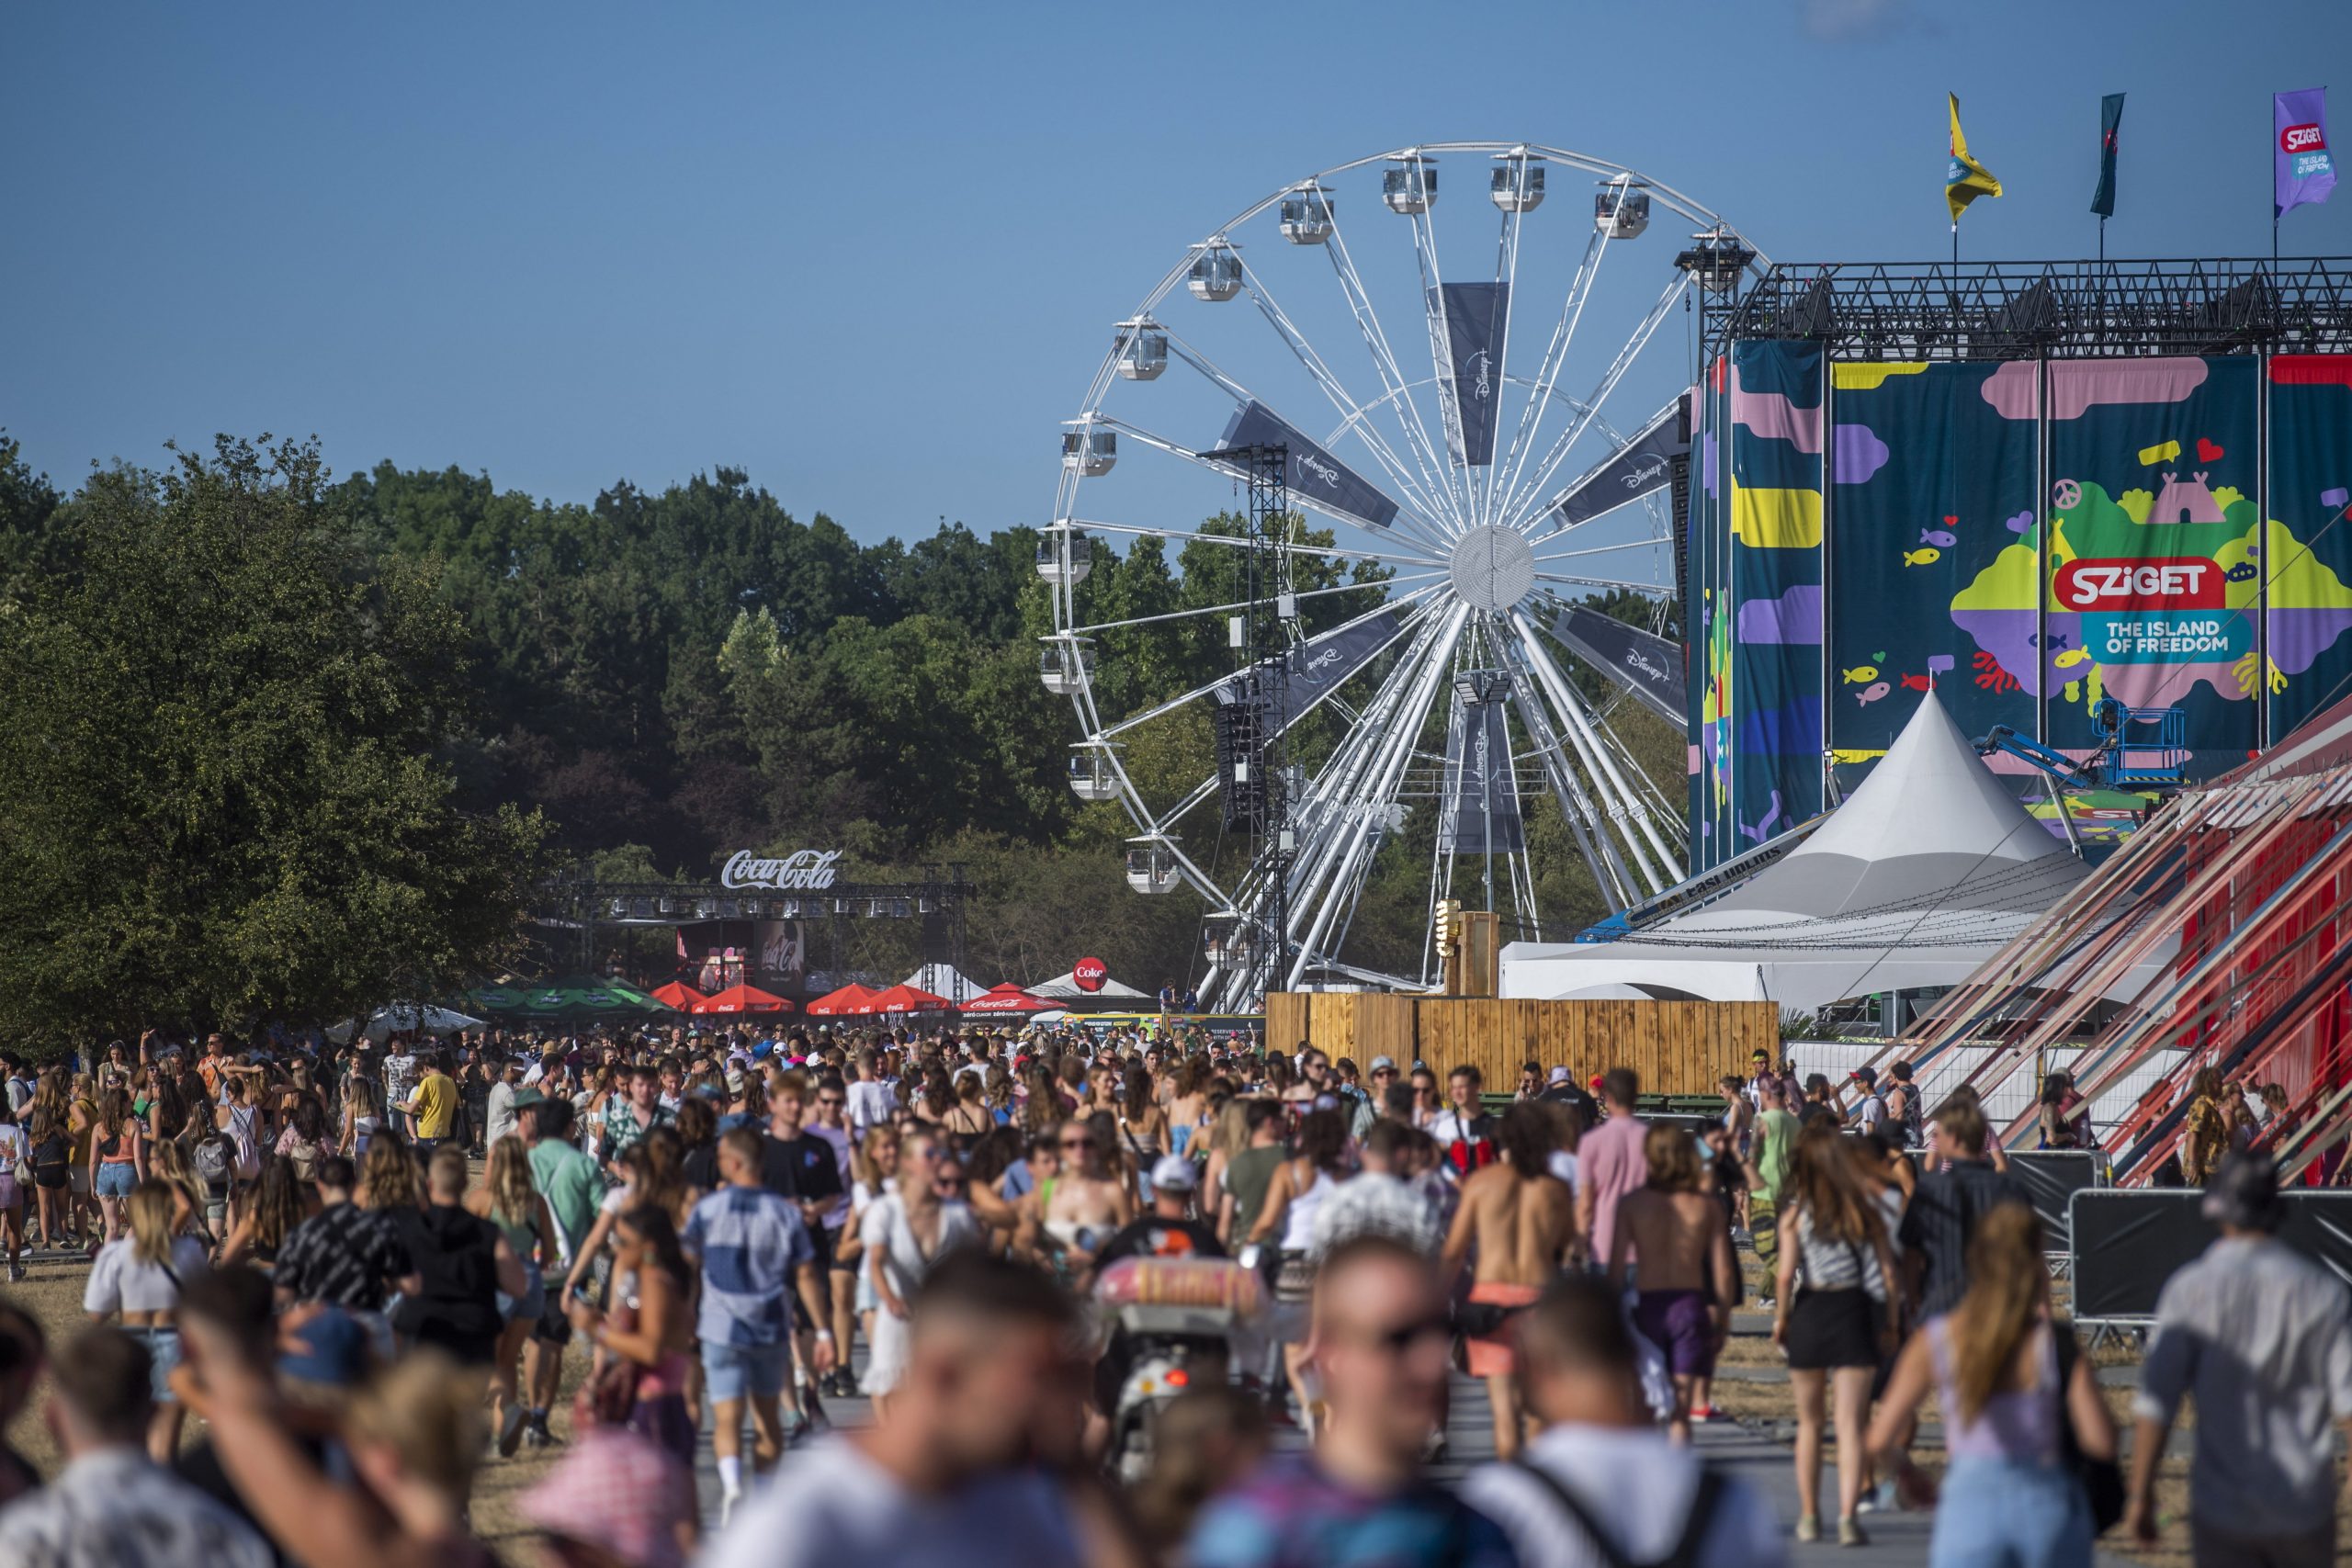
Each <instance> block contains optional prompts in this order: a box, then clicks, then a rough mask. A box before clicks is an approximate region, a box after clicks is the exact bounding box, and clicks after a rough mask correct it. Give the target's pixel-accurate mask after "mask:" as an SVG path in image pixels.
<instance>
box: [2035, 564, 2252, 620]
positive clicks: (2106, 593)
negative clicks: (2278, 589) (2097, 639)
mask: <svg viewBox="0 0 2352 1568" xmlns="http://www.w3.org/2000/svg"><path fill="white" fill-rule="evenodd" d="M2222 593H2223V579H2222V569H2221V567H2220V566H2219V565H2217V564H2216V563H2214V562H2212V561H2211V560H2207V559H2205V558H2201V557H2197V556H2189V557H2186V558H2176V559H2162V560H2136V561H2134V560H2070V561H2068V562H2067V563H2066V564H2065V565H2064V566H2062V567H2060V568H2059V569H2058V603H2059V604H2060V605H2061V606H2063V607H2064V608H2065V609H2069V610H2218V609H2220V608H2222Z"/></svg>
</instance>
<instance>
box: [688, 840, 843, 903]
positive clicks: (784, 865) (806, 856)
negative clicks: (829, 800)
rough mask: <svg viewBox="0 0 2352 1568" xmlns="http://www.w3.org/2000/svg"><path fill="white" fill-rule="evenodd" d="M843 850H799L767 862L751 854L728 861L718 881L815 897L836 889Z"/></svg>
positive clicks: (745, 852) (742, 852) (739, 852)
mask: <svg viewBox="0 0 2352 1568" xmlns="http://www.w3.org/2000/svg"><path fill="white" fill-rule="evenodd" d="M841 858H842V851H840V850H795V851H794V852H792V853H790V854H788V855H786V856H784V857H783V858H782V859H775V860H771V859H764V858H763V857H761V856H759V855H755V854H753V853H752V852H751V851H749V850H737V851H736V852H734V853H733V854H731V855H729V856H728V857H727V864H726V865H725V866H724V867H722V868H721V869H720V871H719V873H718V880H719V881H720V882H721V883H722V884H724V885H725V886H729V887H773V888H775V889H776V890H777V891H778V892H780V893H815V892H819V891H821V890H822V889H824V888H827V887H831V886H832V885H833V867H834V864H835V863H837V862H838V861H840V859H841Z"/></svg>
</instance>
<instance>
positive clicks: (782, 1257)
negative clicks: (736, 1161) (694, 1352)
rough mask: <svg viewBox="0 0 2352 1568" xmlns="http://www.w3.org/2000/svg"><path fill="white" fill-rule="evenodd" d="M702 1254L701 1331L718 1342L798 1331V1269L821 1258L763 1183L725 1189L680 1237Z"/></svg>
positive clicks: (698, 1209)
mask: <svg viewBox="0 0 2352 1568" xmlns="http://www.w3.org/2000/svg"><path fill="white" fill-rule="evenodd" d="M678 1240H679V1242H680V1243H681V1244H682V1245H683V1246H684V1247H685V1249H686V1250H687V1251H688V1252H691V1253H693V1254H695V1256H696V1257H698V1258H701V1259H702V1306H701V1308H700V1310H699V1312H698V1313H697V1314H696V1317H695V1334H696V1335H698V1336H699V1337H701V1338H703V1339H705V1340H707V1341H708V1342H710V1343H713V1344H719V1345H777V1344H781V1343H783V1341H784V1340H785V1338H786V1337H787V1336H788V1335H789V1334H790V1333H791V1332H792V1274H793V1270H794V1269H797V1267H799V1265H801V1264H803V1263H807V1262H809V1261H810V1260H811V1259H813V1258H815V1257H816V1255H817V1254H816V1249H815V1248H814V1247H812V1246H810V1245H809V1231H808V1227H807V1226H805V1225H803V1224H801V1223H800V1216H799V1215H798V1214H797V1213H795V1212H794V1210H793V1206H792V1204H790V1203H789V1202H787V1201H785V1200H784V1199H782V1198H779V1197H777V1196H776V1195H775V1193H773V1192H771V1191H769V1190H767V1189H766V1188H764V1187H732V1186H729V1187H722V1188H720V1189H719V1190H718V1191H716V1192H713V1193H711V1194H710V1195H709V1196H707V1197H706V1198H704V1199H703V1201H701V1202H699V1203H696V1204H695V1212H694V1213H691V1214H689V1215H688V1216H686V1228H685V1230H684V1233H683V1234H681V1235H679V1237H678Z"/></svg>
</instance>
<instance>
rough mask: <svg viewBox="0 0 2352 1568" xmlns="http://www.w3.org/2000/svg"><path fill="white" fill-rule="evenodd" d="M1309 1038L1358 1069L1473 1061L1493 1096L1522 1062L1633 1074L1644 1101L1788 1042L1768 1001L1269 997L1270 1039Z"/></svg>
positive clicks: (1699, 1083)
mask: <svg viewBox="0 0 2352 1568" xmlns="http://www.w3.org/2000/svg"><path fill="white" fill-rule="evenodd" d="M1302 1040H1304V1041H1307V1042H1309V1043H1313V1044H1314V1045H1316V1046H1317V1047H1319V1048H1320V1049H1322V1050H1324V1051H1326V1052H1329V1054H1330V1055H1332V1056H1334V1057H1338V1056H1351V1057H1353V1058H1354V1059H1355V1063H1356V1066H1358V1067H1360V1068H1364V1067H1369V1066H1371V1063H1372V1058H1373V1057H1374V1056H1377V1055H1389V1056H1394V1057H1396V1058H1397V1061H1398V1062H1400V1063H1406V1064H1409V1063H1411V1062H1412V1061H1413V1060H1415V1059H1416V1058H1419V1060H1421V1061H1424V1062H1427V1063H1428V1064H1429V1065H1430V1066H1431V1067H1433V1068H1435V1069H1436V1070H1437V1071H1438V1072H1440V1073H1446V1072H1450V1071H1452V1070H1453V1068H1455V1067H1457V1066H1462V1065H1463V1064H1464V1063H1474V1064H1476V1066H1477V1067H1478V1069H1479V1071H1480V1072H1482V1073H1484V1074H1485V1075H1486V1080H1487V1088H1488V1089H1498V1090H1499V1089H1509V1088H1510V1087H1511V1086H1512V1085H1514V1084H1516V1083H1517V1082H1518V1081H1519V1069H1520V1065H1521V1063H1524V1062H1541V1063H1543V1064H1544V1066H1545V1067H1546V1068H1547V1069H1548V1068H1550V1067H1553V1066H1566V1067H1567V1069H1568V1070H1569V1071H1570V1072H1572V1073H1574V1074H1575V1075H1576V1078H1577V1082H1578V1083H1580V1084H1581V1083H1584V1082H1587V1081H1588V1080H1589V1079H1590V1078H1591V1077H1593V1075H1595V1074H1597V1073H1602V1072H1606V1071H1608V1070H1609V1069H1610V1068H1611V1067H1631V1068H1633V1069H1634V1072H1635V1073H1636V1074H1637V1075H1639V1077H1640V1078H1641V1080H1642V1092H1643V1093H1644V1094H1707V1093H1710V1092H1712V1091H1713V1089H1714V1087H1715V1080H1716V1079H1718V1078H1720V1077H1723V1076H1724V1074H1726V1073H1736V1074H1738V1075H1740V1076H1742V1077H1745V1076H1746V1075H1747V1063H1748V1055H1749V1053H1751V1052H1753V1051H1756V1050H1758V1049H1759V1048H1760V1049H1763V1050H1766V1051H1770V1052H1772V1053H1773V1054H1774V1055H1775V1057H1776V1058H1777V1056H1778V1055H1779V1051H1780V1042H1781V1015H1780V1010H1779V1009H1778V1008H1776V1007H1775V1006H1774V1005H1773V1004H1772V1003H1770V1002H1651V1001H1593V1002H1555V1001H1505V1000H1499V999H1497V998H1490V997H1400V996H1377V995H1372V994H1369V993H1338V994H1329V995H1326V994H1320V993H1302V992H1292V991H1278V992H1276V993H1274V994H1273V995H1272V996H1269V997H1268V998H1266V1043H1268V1044H1269V1045H1272V1046H1275V1047H1277V1048H1280V1049H1283V1050H1291V1049H1294V1048H1295V1047H1296V1046H1297V1044H1298V1043H1299V1042H1300V1041H1302Z"/></svg>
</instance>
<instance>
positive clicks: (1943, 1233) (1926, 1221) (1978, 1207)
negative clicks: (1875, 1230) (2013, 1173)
mask: <svg viewBox="0 0 2352 1568" xmlns="http://www.w3.org/2000/svg"><path fill="white" fill-rule="evenodd" d="M2025 1201H2027V1200H2026V1195H2025V1189H2024V1188H2022V1187H2020V1186H2018V1183H2017V1182H2016V1181H2015V1180H2014V1179H2011V1178H2010V1177H2009V1176H2007V1174H2006V1173H2004V1172H2002V1171H1998V1170H1996V1169H1994V1168H1993V1162H1992V1161H1991V1160H1989V1159H1963V1160H1954V1161H1953V1162H1952V1163H1951V1164H1950V1165H1947V1166H1945V1167H1944V1168H1942V1169H1941V1170H1937V1171H1930V1172H1929V1173H1928V1174H1927V1175H1926V1176H1923V1177H1921V1178H1920V1179H1919V1186H1918V1190H1917V1191H1915V1192H1913V1193H1912V1194H1911V1204H1910V1207H1909V1208H1907V1209H1905V1211H1904V1213H1903V1232H1902V1235H1903V1246H1904V1247H1905V1250H1907V1251H1916V1252H1917V1253H1918V1254H1919V1258H1920V1261H1921V1262H1922V1263H1923V1264H1924V1265H1925V1266H1926V1268H1925V1272H1924V1273H1923V1274H1922V1275H1921V1276H1920V1283H1919V1294H1920V1303H1919V1311H1920V1315H1921V1316H1923V1317H1939V1316H1941V1315H1942V1314H1945V1313H1948V1312H1950V1311H1951V1309H1952V1308H1954V1307H1956V1306H1958V1305H1959V1304H1960V1298H1961V1297H1962V1296H1964V1295H1966V1294H1967V1293H1968V1242H1969V1238H1970V1237H1971V1236H1973V1235H1975V1234H1976V1222H1977V1221H1978V1220H1979V1219H1981V1218H1982V1217H1984V1216H1985V1214H1987V1213H1990V1212H1992V1210H1994V1209H1995V1208H1996V1207H1998V1206H1999V1205H2001V1204H2003V1203H2022V1202H2025Z"/></svg>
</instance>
